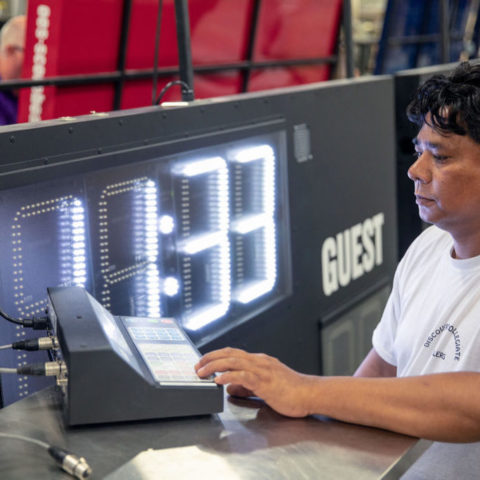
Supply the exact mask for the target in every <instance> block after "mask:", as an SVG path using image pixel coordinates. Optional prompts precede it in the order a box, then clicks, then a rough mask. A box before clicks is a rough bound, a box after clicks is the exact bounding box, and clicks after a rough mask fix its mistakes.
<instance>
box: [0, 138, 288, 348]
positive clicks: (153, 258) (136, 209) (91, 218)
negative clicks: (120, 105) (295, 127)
mask: <svg viewBox="0 0 480 480" xmlns="http://www.w3.org/2000/svg"><path fill="white" fill-rule="evenodd" d="M243 133H245V132H243ZM237 137H238V138H235V139H234V140H233V141H229V142H225V143H221V144H216V143H215V138H214V137H211V138H209V139H208V141H205V142H203V145H195V146H194V147H192V145H191V144H190V145H189V144H188V143H187V142H185V144H184V146H183V148H178V149H176V151H174V152H172V151H169V152H168V154H165V153H163V152H162V150H161V149H160V147H158V148H155V147H148V148H144V149H142V148H139V149H138V150H137V151H136V152H135V151H131V150H130V151H126V152H122V151H120V152H119V151H117V152H115V154H114V155H113V154H112V156H111V159H110V161H109V163H108V162H107V164H108V165H109V167H108V168H101V167H102V163H101V162H99V163H98V165H96V166H95V167H94V168H92V167H91V164H90V166H88V167H85V169H84V171H82V172H81V173H76V174H75V175H68V174H65V168H63V170H61V172H62V174H61V175H60V174H57V173H56V172H55V167H53V168H52V169H51V176H50V178H49V179H47V180H45V179H44V178H43V179H42V181H39V182H38V183H34V184H31V183H30V184H24V185H19V186H17V187H15V188H10V189H5V190H2V191H0V204H1V206H2V208H1V209H0V218H1V221H2V224H3V226H4V228H3V229H2V231H1V232H0V241H1V244H2V246H3V247H2V249H1V250H0V261H1V265H2V269H1V270H0V281H1V284H0V302H1V305H2V308H3V309H5V310H6V311H8V312H9V313H10V314H11V315H16V316H19V317H29V316H32V315H42V314H43V313H44V310H45V307H46V304H47V294H46V288H47V287H49V286H62V285H65V286H68V285H77V286H81V287H85V288H86V289H87V290H88V291H89V292H90V293H91V294H92V295H93V296H94V297H95V298H97V299H98V300H99V301H100V303H101V304H102V305H103V306H104V307H106V308H107V309H108V310H109V311H110V312H111V313H112V314H114V315H128V316H135V317H154V318H155V317H173V318H174V319H175V320H176V321H178V322H179V323H180V324H181V325H182V326H183V327H184V328H185V329H186V330H187V331H188V332H189V335H190V336H191V338H192V339H193V340H194V341H199V340H202V339H205V338H206V337H207V336H209V335H210V336H211V335H213V334H214V333H218V332H219V331H221V330H226V329H228V328H231V327H232V326H234V325H236V324H238V323H240V322H242V321H245V320H247V319H249V318H251V317H252V316H254V315H256V314H258V313H259V312H261V311H262V310H264V309H266V308H269V307H270V306H272V305H273V304H274V303H276V302H278V301H279V300H281V299H282V298H285V297H286V296H287V295H288V294H289V292H290V288H291V285H290V283H291V280H290V265H289V261H290V260H289V259H290V252H289V225H288V195H287V187H286V185H287V182H286V146H285V131H283V130H280V131H274V132H268V133H265V134H260V135H248V136H245V135H243V136H242V137H241V136H237ZM205 144H206V146H205ZM112 158H115V159H116V158H118V159H120V161H119V162H118V165H116V166H111V165H112V163H114V162H113V160H112ZM125 159H127V160H125ZM86 163H87V162H86ZM103 165H104V164H103ZM59 171H60V170H59Z"/></svg>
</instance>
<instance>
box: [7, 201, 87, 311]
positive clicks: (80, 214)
mask: <svg viewBox="0 0 480 480" xmlns="http://www.w3.org/2000/svg"><path fill="white" fill-rule="evenodd" d="M44 215H47V216H48V215H56V216H58V230H59V237H58V240H59V243H58V246H57V245H55V244H54V245H49V248H52V249H55V250H57V252H58V255H59V258H58V260H59V278H58V283H57V285H78V286H85V284H86V282H87V262H86V235H85V209H84V206H83V202H82V201H81V200H79V199H78V198H75V197H73V196H72V195H67V196H64V197H58V198H52V199H50V200H45V201H42V202H37V203H32V204H29V205H24V206H22V207H20V209H19V211H18V212H17V213H16V214H15V217H14V219H13V224H12V233H11V238H12V258H13V267H14V268H13V289H14V301H15V305H16V306H17V309H18V312H19V314H20V315H21V316H22V317H31V316H32V315H36V314H40V313H43V312H44V311H45V307H46V304H47V297H46V295H45V296H43V295H42V298H40V299H35V298H33V294H32V292H26V291H25V290H26V289H25V280H24V267H25V265H24V262H25V252H24V238H23V237H24V236H25V235H24V229H25V227H26V225H27V222H30V223H31V222H33V221H35V220H37V221H38V219H39V218H40V217H41V216H44ZM43 223H44V224H46V219H45V220H44V221H43ZM29 240H30V241H31V239H29ZM38 254H39V255H45V252H38ZM30 267H31V265H30ZM52 268H55V266H53V265H52ZM39 273H40V272H39ZM51 273H52V272H46V271H44V272H41V275H42V276H43V277H47V276H48V275H49V274H50V275H51ZM53 273H56V272H53ZM45 286H48V285H45ZM45 286H42V290H44V287H45ZM55 286H56V285H55Z"/></svg>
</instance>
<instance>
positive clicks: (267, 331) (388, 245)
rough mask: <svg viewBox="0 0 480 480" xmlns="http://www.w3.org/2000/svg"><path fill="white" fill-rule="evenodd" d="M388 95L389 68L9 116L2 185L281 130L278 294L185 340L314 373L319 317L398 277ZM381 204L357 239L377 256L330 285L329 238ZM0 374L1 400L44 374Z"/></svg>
mask: <svg viewBox="0 0 480 480" xmlns="http://www.w3.org/2000/svg"><path fill="white" fill-rule="evenodd" d="M393 98H394V82H393V78H392V77H387V76H380V77H372V78H369V79H358V80H355V81H333V82H328V83H321V84H313V85H308V86H302V87H295V88H288V89H281V90H277V91H269V92H259V93H252V94H245V95H238V96H231V97H225V98H218V99H211V100H200V101H196V102H194V103H192V104H190V105H186V106H178V107H173V108H165V107H163V108H162V107H148V108H143V109H135V110H129V111H122V112H113V113H106V114H93V115H90V116H85V117H77V118H63V119H59V120H55V121H47V122H41V123H38V124H25V125H15V126H11V127H5V128H3V129H2V130H1V132H0V151H1V152H2V155H1V158H0V197H1V196H2V193H3V191H4V190H9V189H15V188H19V187H20V186H26V185H34V184H40V183H41V182H45V181H48V180H55V181H58V178H60V177H63V176H65V177H72V176H75V175H80V174H81V173H82V172H85V171H86V170H88V171H89V172H95V171H96V170H97V169H98V170H100V169H106V168H116V167H118V166H120V165H122V164H125V162H126V163H129V164H130V165H134V164H135V162H137V161H138V162H141V161H145V157H144V156H143V153H142V152H148V151H149V150H150V149H152V148H153V149H157V153H158V152H161V154H162V155H163V154H164V155H166V156H168V155H172V154H175V153H176V152H185V151H189V150H191V149H195V148H197V147H201V148H207V147H212V148H213V147H215V145H217V144H222V143H225V142H231V141H241V140H242V139H245V138H247V139H248V138H249V137H252V136H253V137H255V136H256V135H263V134H268V133H269V132H274V133H275V132H276V134H277V135H279V136H280V137H282V136H283V138H284V144H283V146H281V147H279V148H280V150H282V149H284V150H283V151H282V153H281V155H284V168H285V172H284V173H283V174H282V175H283V180H282V181H284V185H280V187H281V189H282V195H284V196H285V198H284V199H283V205H284V206H285V208H287V207H288V208H287V211H286V212H283V213H282V215H283V217H282V218H283V219H284V225H287V226H288V228H289V231H288V232H283V237H282V241H283V242H284V250H283V255H286V257H287V258H283V259H281V261H282V262H284V265H285V267H284V271H283V276H284V277H283V281H284V285H283V287H282V289H283V290H282V292H283V293H282V294H281V295H279V296H278V297H277V298H276V299H275V301H273V302H266V303H265V304H262V305H260V306H257V307H255V308H252V311H251V312H250V313H249V314H248V315H244V316H243V317H241V318H240V317H239V318H240V319H239V321H235V322H229V318H228V314H227V315H226V316H225V318H223V319H220V320H218V321H217V322H216V323H215V324H212V325H214V326H212V327H211V328H206V329H205V330H204V331H201V332H200V333H199V332H197V333H195V332H193V333H192V339H193V340H194V341H195V343H196V345H197V346H198V347H199V349H200V350H201V351H204V352H205V351H208V350H210V349H212V348H217V347H222V346H226V345H230V346H234V347H241V348H246V349H248V350H250V351H263V352H266V353H269V354H272V355H275V356H277V357H278V358H280V359H281V360H283V361H284V362H286V363H287V364H289V365H290V366H291V367H293V368H296V369H298V370H301V371H304V372H307V373H321V372H322V360H321V356H322V340H321V332H322V329H323V328H324V327H325V325H326V324H329V325H330V324H332V323H334V322H335V319H336V318H337V317H338V316H340V315H343V314H344V313H345V312H346V311H348V310H349V309H350V308H353V307H354V306H355V305H356V304H357V303H358V302H360V301H362V300H364V299H365V298H367V297H368V296H370V295H373V294H375V293H376V292H377V291H378V290H379V289H381V288H384V287H385V285H388V284H389V282H390V281H391V280H392V278H393V272H394V268H395V266H396V261H397V253H396V238H397V226H396V225H397V218H396V204H395V195H396V193H395V151H394V146H395V139H394V111H393V108H394V107H393V105H394V99H393ZM280 137H279V138H280ZM281 143H282V141H280V144H281ZM162 152H163V153H162ZM279 168H280V169H281V168H283V167H282V166H281V165H280V166H279ZM279 178H282V177H281V176H280V177H279ZM378 215H381V217H382V224H381V239H380V240H379V239H378V238H377V239H376V240H375V239H374V237H373V236H372V239H373V240H371V241H370V240H369V242H367V243H364V244H363V245H361V238H367V237H366V236H367V235H369V234H368V232H367V233H365V234H362V235H366V236H365V237H361V236H358V238H357V240H358V239H360V240H358V245H357V246H358V248H362V249H363V250H362V251H361V252H360V253H358V252H357V254H358V255H360V256H361V255H365V254H366V253H365V251H366V250H368V248H370V247H371V245H373V243H372V242H374V241H376V242H377V244H376V248H378V249H381V255H380V258H377V263H375V264H372V265H371V266H370V267H369V268H365V269H363V270H362V271H361V275H358V274H357V275H355V274H354V275H350V274H349V276H348V278H347V280H348V281H347V280H345V278H344V281H343V282H340V285H338V288H336V289H333V290H330V291H326V290H325V288H324V285H323V283H324V281H325V275H326V273H325V271H324V269H323V270H322V268H323V266H322V248H323V245H324V243H325V240H326V239H331V240H330V241H335V239H337V246H338V245H340V243H338V242H339V241H340V240H339V239H342V238H343V239H344V241H346V239H347V237H348V235H350V233H348V232H355V231H357V232H359V231H360V230H358V228H361V227H362V225H363V226H365V225H367V224H368V225H370V223H368V222H369V219H372V218H375V216H378ZM368 225H367V226H368ZM357 227H358V228H357ZM9 228H10V227H9ZM355 229H357V230H355ZM370 233H371V232H370ZM342 235H343V236H342ZM351 235H354V233H351ZM358 235H360V234H358ZM372 235H373V234H372ZM379 241H381V244H380V245H378V242H379ZM352 245H353V244H352ZM369 245H370V247H369ZM2 248H4V247H3V246H2ZM338 248H340V247H338ZM345 248H347V247H345ZM352 248H355V245H354V246H353V247H352ZM372 248H373V247H372ZM346 251H348V250H346ZM362 252H363V253H362ZM367 253H368V252H367ZM357 260H358V259H357ZM353 261H354V262H355V261H356V260H355V259H354V260H353ZM335 262H337V263H338V259H335V258H333V259H332V265H331V268H333V269H335V268H336V269H338V268H340V267H339V265H337V264H336V263H335ZM344 266H345V265H344ZM5 268H9V267H8V266H6V267H5ZM344 273H345V272H344ZM335 275H337V273H335ZM344 277H345V275H344ZM46 286H55V285H46ZM45 293H46V292H45ZM0 301H3V300H2V299H1V298H0ZM0 306H1V305H0ZM113 309H114V306H113V307H112V310H113ZM11 313H12V314H14V313H15V312H11ZM114 313H115V314H120V315H121V314H128V312H125V313H124V312H119V311H115V312H114ZM25 335H27V336H28V335H29V334H28V332H27V333H26V334H25V332H23V331H22V330H21V329H17V328H15V326H13V325H10V324H7V323H6V322H5V323H2V324H0V336H1V338H2V339H3V340H4V341H3V342H2V343H5V344H6V343H8V342H9V341H12V340H13V339H16V338H18V337H22V336H25ZM43 355H44V354H41V353H40V354H28V355H27V357H26V358H24V357H22V358H19V357H18V356H17V354H13V353H12V354H11V355H10V357H8V354H4V355H3V357H2V358H3V359H5V361H3V362H2V364H3V365H5V366H9V365H11V366H13V365H16V364H17V363H18V362H19V361H25V360H28V361H36V360H38V359H42V358H44V357H43ZM8 364H9V365H8ZM2 382H3V387H4V392H3V397H4V401H5V404H7V403H11V402H12V401H14V400H15V399H17V398H22V397H23V396H25V395H28V394H30V393H32V391H34V390H36V389H38V388H41V387H42V386H43V385H45V382H43V381H42V380H37V379H34V380H28V381H27V380H17V379H15V380H11V379H7V378H6V377H5V376H4V377H2ZM20 387H22V388H20Z"/></svg>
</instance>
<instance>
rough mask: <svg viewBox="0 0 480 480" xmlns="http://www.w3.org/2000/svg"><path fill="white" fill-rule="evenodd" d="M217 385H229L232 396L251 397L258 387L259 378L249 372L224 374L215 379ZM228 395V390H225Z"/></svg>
mask: <svg viewBox="0 0 480 480" xmlns="http://www.w3.org/2000/svg"><path fill="white" fill-rule="evenodd" d="M215 382H216V383H217V384H218V385H231V387H232V388H233V390H234V391H236V392H237V393H234V394H232V395H238V396H252V395H254V394H255V390H256V388H257V387H258V385H259V378H258V377H257V376H256V375H255V374H253V373H251V372H245V371H240V372H231V371H229V372H226V373H223V374H222V375H219V376H218V377H216V378H215ZM227 391H228V393H230V389H227Z"/></svg>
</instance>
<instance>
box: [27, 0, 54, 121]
mask: <svg viewBox="0 0 480 480" xmlns="http://www.w3.org/2000/svg"><path fill="white" fill-rule="evenodd" d="M50 14H51V9H50V7H49V6H48V5H43V4H42V5H39V6H38V7H37V18H36V20H35V25H36V28H35V40H36V43H35V45H34V47H33V52H34V55H33V65H32V78H33V79H34V80H39V79H42V78H44V77H45V72H46V64H47V52H48V49H47V45H46V44H45V41H46V40H47V38H48V36H49V28H50ZM44 101H45V93H44V88H43V87H33V88H31V89H30V104H29V106H28V121H29V122H38V121H40V120H41V119H42V112H43V102H44Z"/></svg>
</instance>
